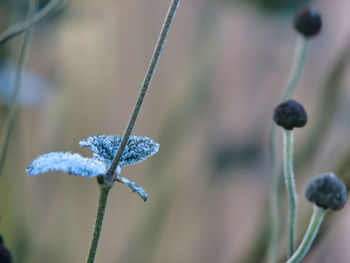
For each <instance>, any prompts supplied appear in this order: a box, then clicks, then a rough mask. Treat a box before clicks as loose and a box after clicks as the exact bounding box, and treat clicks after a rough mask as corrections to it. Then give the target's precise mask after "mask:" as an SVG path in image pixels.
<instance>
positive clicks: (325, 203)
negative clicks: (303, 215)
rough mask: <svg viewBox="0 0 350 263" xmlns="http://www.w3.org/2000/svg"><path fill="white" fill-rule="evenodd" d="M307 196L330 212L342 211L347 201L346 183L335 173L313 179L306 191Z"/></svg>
mask: <svg viewBox="0 0 350 263" xmlns="http://www.w3.org/2000/svg"><path fill="white" fill-rule="evenodd" d="M305 196H306V198H307V199H308V200H309V201H310V202H312V203H314V204H315V205H317V206H318V207H321V208H323V209H330V210H340V209H342V208H343V207H344V205H345V202H346V199H347V193H346V187H345V185H344V183H343V182H342V181H341V180H340V179H339V178H338V177H336V176H335V175H334V174H333V173H325V174H321V175H319V176H317V177H315V178H313V179H312V180H311V181H310V182H309V183H308V185H307V187H306V189H305Z"/></svg>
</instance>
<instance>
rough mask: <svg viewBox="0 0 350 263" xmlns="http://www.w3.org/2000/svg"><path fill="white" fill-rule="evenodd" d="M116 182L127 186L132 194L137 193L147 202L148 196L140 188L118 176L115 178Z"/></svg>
mask: <svg viewBox="0 0 350 263" xmlns="http://www.w3.org/2000/svg"><path fill="white" fill-rule="evenodd" d="M117 181H118V182H120V183H122V184H125V185H127V186H128V187H129V188H130V189H131V190H132V191H133V192H135V193H137V194H138V195H139V196H140V197H141V198H142V199H143V201H145V202H146V201H147V198H148V195H147V192H146V191H145V190H144V189H143V188H142V186H140V185H138V184H137V183H135V182H133V181H130V180H128V179H126V178H124V177H119V176H118V177H117Z"/></svg>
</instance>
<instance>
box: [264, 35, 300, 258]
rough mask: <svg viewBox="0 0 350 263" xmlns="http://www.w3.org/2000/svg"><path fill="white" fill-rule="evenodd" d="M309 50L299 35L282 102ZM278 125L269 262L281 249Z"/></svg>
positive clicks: (273, 148) (272, 153)
mask: <svg viewBox="0 0 350 263" xmlns="http://www.w3.org/2000/svg"><path fill="white" fill-rule="evenodd" d="M306 51H307V39H306V38H304V37H303V36H298V39H297V43H296V46H295V50H294V56H293V62H292V66H291V69H290V72H289V75H288V79H287V82H286V84H285V87H284V91H283V92H282V95H281V98H280V102H283V101H285V100H288V99H290V98H291V97H292V95H293V93H294V91H295V88H296V86H297V83H298V81H299V79H300V76H301V71H302V68H303V65H304V62H305V57H306ZM276 140H277V126H276V125H275V124H273V125H272V127H271V130H270V136H269V148H270V158H271V167H272V191H271V205H270V211H271V214H270V218H271V233H270V241H269V249H268V262H269V263H276V262H277V255H276V254H277V253H278V250H279V245H278V244H279V236H280V192H281V189H280V186H281V178H280V165H279V164H278V163H277V161H278V160H277V142H276Z"/></svg>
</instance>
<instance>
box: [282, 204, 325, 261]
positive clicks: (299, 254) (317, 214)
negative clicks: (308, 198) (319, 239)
mask: <svg viewBox="0 0 350 263" xmlns="http://www.w3.org/2000/svg"><path fill="white" fill-rule="evenodd" d="M326 213H327V212H326V210H324V209H323V208H320V207H318V206H316V205H314V211H313V213H312V217H311V220H310V223H309V226H308V228H307V231H306V233H305V236H304V238H303V241H301V244H300V245H299V247H298V249H297V250H296V251H295V253H294V254H293V256H291V258H290V259H288V261H287V263H299V262H300V261H302V260H303V258H304V257H305V256H306V254H307V252H309V250H310V247H311V245H312V243H313V242H314V240H315V238H316V236H317V233H318V231H319V229H320V226H321V224H322V222H323V219H324V217H325V215H326Z"/></svg>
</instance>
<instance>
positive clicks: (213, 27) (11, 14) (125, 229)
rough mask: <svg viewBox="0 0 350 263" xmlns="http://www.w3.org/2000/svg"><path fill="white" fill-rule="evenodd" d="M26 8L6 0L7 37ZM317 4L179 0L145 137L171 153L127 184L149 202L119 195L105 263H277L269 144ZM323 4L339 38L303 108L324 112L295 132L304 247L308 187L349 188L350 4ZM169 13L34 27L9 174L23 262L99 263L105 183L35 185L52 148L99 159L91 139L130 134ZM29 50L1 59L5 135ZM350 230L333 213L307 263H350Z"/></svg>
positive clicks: (103, 3) (162, 7) (11, 49)
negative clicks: (84, 142)
mask: <svg viewBox="0 0 350 263" xmlns="http://www.w3.org/2000/svg"><path fill="white" fill-rule="evenodd" d="M27 2H28V1H25V0H1V2H0V30H1V31H2V30H5V29H6V28H7V27H8V26H10V25H12V24H15V23H17V22H18V21H21V20H23V19H24V16H25V12H26V9H27ZM47 2H48V1H41V7H43V6H45V4H47ZM305 3H306V1H304V0H299V1H295V0H241V1H239V0H215V1H213V0H186V1H185V0H183V1H180V7H179V9H178V12H177V16H176V18H175V22H174V24H173V27H172V29H171V32H170V35H169V38H168V40H167V43H166V47H165V49H164V52H163V55H162V57H161V59H160V63H159V66H158V70H157V72H156V74H155V76H154V79H153V82H152V84H151V88H150V90H149V93H148V94H147V97H146V100H145V102H144V105H143V107H142V110H141V114H140V115H139V118H138V121H137V124H136V127H135V130H134V134H136V135H140V136H148V137H151V138H153V139H154V140H155V141H157V142H159V143H160V151H159V153H158V154H156V155H155V156H153V157H152V158H150V159H148V160H147V161H146V162H142V163H140V164H137V165H135V166H130V167H126V168H124V170H123V171H122V173H123V176H125V177H127V178H129V179H131V180H133V181H136V182H137V183H139V184H141V185H143V186H144V188H145V189H146V190H147V192H148V194H149V200H148V201H147V202H146V203H144V202H143V201H142V200H141V199H140V198H139V197H138V196H137V195H136V194H133V193H132V192H131V191H130V190H129V189H128V188H127V187H125V186H123V185H119V184H117V185H115V187H114V188H113V190H112V192H111V195H110V200H109V203H108V208H107V212H106V217H105V224H104V228H103V232H102V236H101V242H100V246H99V250H98V253H97V258H96V262H115V263H148V262H152V263H163V262H168V263H175V262H186V263H197V262H201V263H206V262H207V263H213V262H216V263H236V262H239V263H249V262H252V263H254V262H265V258H266V252H267V244H268V232H269V227H268V226H269V225H268V208H269V207H268V198H269V191H270V185H271V169H270V160H269V154H268V134H269V130H270V128H271V126H272V112H273V109H274V107H275V106H276V105H277V103H278V101H279V97H280V93H281V91H282V89H283V86H284V83H285V80H286V78H287V75H288V71H289V68H290V65H291V61H292V57H293V52H294V47H295V43H296V38H297V34H296V32H295V31H294V30H293V28H292V26H291V21H292V18H293V13H294V12H295V11H296V10H297V9H298V7H300V6H301V5H303V4H305ZM311 3H312V4H314V5H315V6H317V8H318V9H319V10H320V11H321V13H322V16H323V22H324V23H323V25H324V26H323V29H322V33H321V34H320V35H319V36H318V37H316V38H313V39H311V40H310V41H309V45H308V53H307V57H306V64H305V66H304V70H303V74H302V77H301V81H300V83H299V85H298V87H297V91H296V93H295V95H294V98H295V99H297V100H298V101H300V102H302V103H303V104H304V106H305V108H306V109H307V111H308V115H309V122H308V125H307V126H306V127H305V128H303V129H299V130H296V132H295V155H296V156H295V162H296V176H297V192H298V196H299V205H300V211H299V229H298V237H299V238H302V235H303V234H304V231H305V228H306V226H307V224H308V221H309V218H310V215H311V212H312V205H311V204H310V203H308V202H307V201H306V200H305V198H304V188H305V185H306V183H307V181H308V180H309V179H310V178H312V177H313V176H315V175H317V174H319V173H321V172H325V171H333V172H335V173H336V174H337V175H338V176H339V177H340V178H342V179H343V180H344V181H345V182H346V183H347V184H348V185H350V144H349V132H350V118H349V116H350V88H349V87H350V69H349V59H350V30H349V29H350V16H349V1H348V0H337V1H329V0H316V1H311ZM169 4H170V0H169V1H164V0H163V1H160V0H133V1H130V0H113V1H112V0H100V1H91V0H70V1H68V3H67V4H66V5H65V6H64V8H63V9H62V10H61V11H59V12H57V13H56V14H55V15H54V16H51V17H50V18H48V19H44V20H43V21H42V22H40V23H39V24H37V25H36V26H35V29H34V35H33V39H32V44H31V48H30V51H29V56H28V61H27V64H26V70H25V72H24V74H23V78H22V86H21V91H20V94H19V99H18V101H19V104H20V109H19V111H18V114H17V118H16V122H15V126H14V130H13V134H12V138H11V141H10V145H9V151H8V156H7V159H6V163H5V168H4V171H3V173H2V175H1V177H0V233H1V234H2V235H3V237H4V239H5V242H6V245H7V246H8V247H9V248H10V249H11V251H12V253H13V255H14V259H15V262H17V263H22V262H26V263H44V262H50V263H62V262H68V263H79V262H84V261H85V259H86V255H87V253H88V249H89V245H90V237H91V234H92V230H93V225H94V220H95V213H96V208H97V201H98V187H97V184H96V181H95V180H94V179H83V178H78V177H73V176H68V175H63V174H62V173H55V174H53V175H49V174H47V175H44V176H38V177H34V178H29V177H28V176H27V175H26V172H25V168H26V166H27V165H28V164H29V163H31V162H32V160H33V159H34V158H35V157H36V156H37V155H39V154H43V153H46V152H49V151H72V152H79V153H81V154H82V155H85V156H90V155H91V153H90V152H89V150H87V149H83V148H80V147H79V145H78V142H79V140H81V139H83V138H85V137H88V136H92V135H95V134H116V135H122V133H123V131H124V127H125V125H126V124H127V121H128V118H129V115H130V113H131V110H132V108H133V104H134V102H135V100H136V97H137V94H138V90H139V87H140V84H141V82H142V79H143V76H144V73H145V71H146V67H147V64H148V61H149V59H150V57H151V54H152V51H153V47H154V45H155V42H156V39H157V37H158V34H159V31H160V29H161V25H162V22H163V20H164V17H165V14H166V11H167V9H168V7H169ZM21 40H22V36H20V37H17V38H15V39H13V40H11V41H10V42H7V43H6V44H5V45H3V46H0V102H1V111H0V128H1V129H3V124H4V121H5V119H6V114H7V112H8V103H9V99H10V95H11V87H12V83H13V79H14V70H15V67H16V64H17V60H18V53H19V48H20V45H21ZM280 142H281V138H279V143H280ZM279 149H282V148H281V147H280V148H279ZM280 153H281V152H280ZM283 198H284V199H283V200H282V204H283V215H285V214H286V207H287V203H286V201H285V196H284V193H283ZM283 222H285V218H283ZM349 222H350V207H349V205H347V206H346V207H345V209H344V210H342V211H341V212H339V213H333V214H331V215H329V216H328V217H327V218H326V221H325V224H324V225H323V226H322V229H321V231H322V236H320V237H319V238H318V239H317V240H318V241H317V242H316V243H315V245H314V246H313V248H312V252H311V253H310V255H309V256H308V257H307V259H306V260H305V262H337V263H345V262H349V258H350V250H349V249H348V245H347V244H349V242H350V223H349ZM283 229H285V228H283ZM282 234H283V236H282V237H281V242H280V245H281V248H280V258H281V262H283V260H285V254H286V244H285V243H286V242H285V239H286V238H285V236H284V235H285V231H283V232H282Z"/></svg>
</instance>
